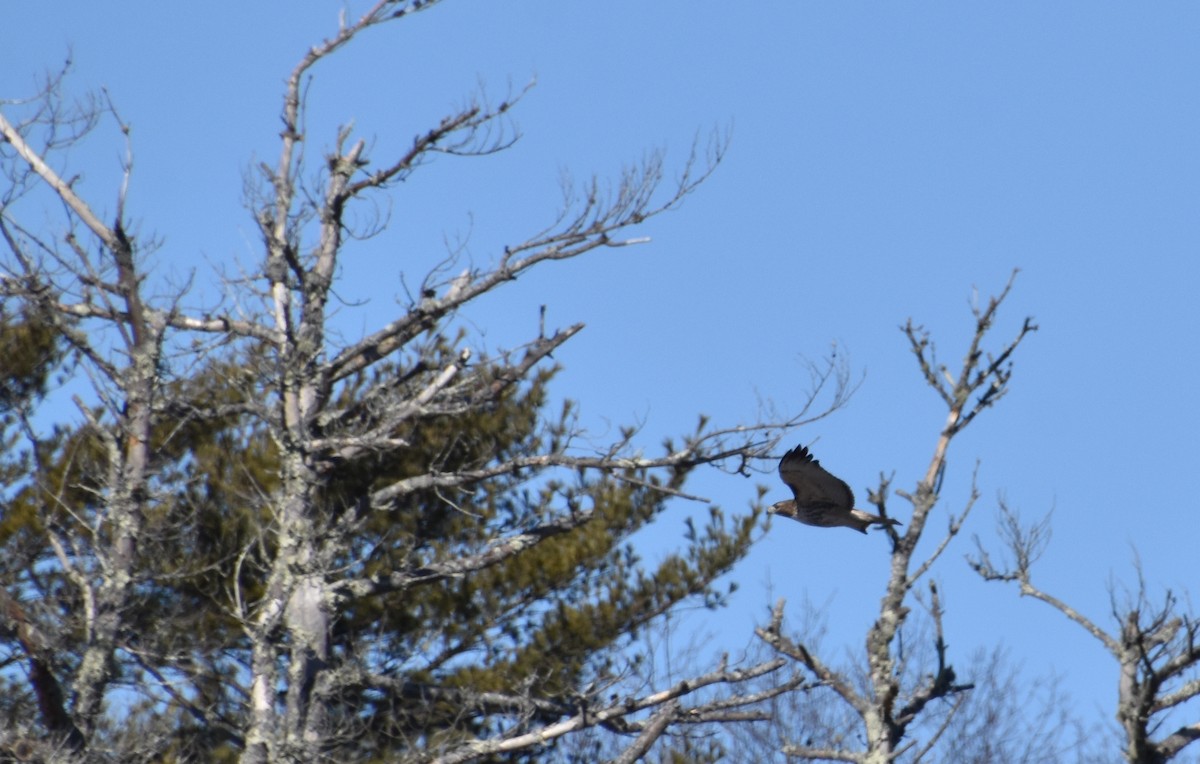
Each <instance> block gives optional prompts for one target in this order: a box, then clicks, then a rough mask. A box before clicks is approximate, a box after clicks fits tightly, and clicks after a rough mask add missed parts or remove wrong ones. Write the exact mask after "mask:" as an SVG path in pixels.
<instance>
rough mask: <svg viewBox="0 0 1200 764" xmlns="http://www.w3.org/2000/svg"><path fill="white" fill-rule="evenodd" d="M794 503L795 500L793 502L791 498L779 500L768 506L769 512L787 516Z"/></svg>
mask: <svg viewBox="0 0 1200 764" xmlns="http://www.w3.org/2000/svg"><path fill="white" fill-rule="evenodd" d="M793 503H794V502H792V501H791V500H790V499H789V500H788V501H777V502H775V503H774V504H772V505H771V506H769V507H767V514H768V515H784V516H787V515H788V514H789V513H790V512H791V507H792V504H793Z"/></svg>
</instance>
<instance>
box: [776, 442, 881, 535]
mask: <svg viewBox="0 0 1200 764" xmlns="http://www.w3.org/2000/svg"><path fill="white" fill-rule="evenodd" d="M779 477H781V478H783V482H785V483H787V486H788V488H791V489H792V495H793V496H794V497H795V498H794V499H788V500H787V501H777V502H775V503H774V504H772V505H771V506H770V507H768V508H767V512H768V513H770V514H773V515H783V516H784V517H790V518H792V519H793V520H799V521H800V522H802V523H804V524H805V525H818V526H820V527H822V528H833V527H836V526H839V525H844V526H846V527H847V528H854V529H855V530H857V531H858V532H859V533H866V532H867V528H868V527H869V526H872V525H899V524H900V521H899V520H893V519H892V518H890V517H880V516H879V515H873V514H871V513H870V512H863V511H862V510H861V509H855V508H854V492H853V491H851V490H850V486H848V485H846V484H845V483H844V482H843V481H841V480H840V479H838V478H836V477H834V476H833V475H830V474H829V473H828V472H826V471H825V468H824V467H822V466H821V463H820V462H818V461H817V460H816V459H814V458H813V457H812V454H810V453H809V452H808V449H807V448H805V447H804V446H796V447H795V448H793V449H792V450H791V451H788V452H787V453H786V454H784V455H783V458H782V459H780V460H779Z"/></svg>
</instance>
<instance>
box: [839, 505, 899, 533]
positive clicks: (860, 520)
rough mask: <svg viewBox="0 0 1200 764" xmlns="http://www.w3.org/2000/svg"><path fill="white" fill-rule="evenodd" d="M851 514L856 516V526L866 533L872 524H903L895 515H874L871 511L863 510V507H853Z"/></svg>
mask: <svg viewBox="0 0 1200 764" xmlns="http://www.w3.org/2000/svg"><path fill="white" fill-rule="evenodd" d="M850 514H851V515H853V516H854V519H855V521H856V522H855V523H854V528H855V529H856V530H858V531H859V532H860V533H866V532H867V528H869V527H871V526H872V525H878V526H888V525H903V523H901V522H900V521H899V520H897V519H895V518H893V517H880V516H879V515H873V514H871V513H870V512H863V511H862V510H861V509H852V510H850Z"/></svg>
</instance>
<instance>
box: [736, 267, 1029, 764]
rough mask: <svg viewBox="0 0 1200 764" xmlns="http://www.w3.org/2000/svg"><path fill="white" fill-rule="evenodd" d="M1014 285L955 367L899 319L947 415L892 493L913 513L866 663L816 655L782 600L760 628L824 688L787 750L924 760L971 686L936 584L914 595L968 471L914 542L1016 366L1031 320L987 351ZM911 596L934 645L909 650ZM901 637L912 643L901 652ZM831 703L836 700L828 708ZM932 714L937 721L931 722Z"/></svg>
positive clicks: (981, 316)
mask: <svg viewBox="0 0 1200 764" xmlns="http://www.w3.org/2000/svg"><path fill="white" fill-rule="evenodd" d="M1015 275H1016V274H1015V273H1014V274H1013V277H1014V278H1015ZM1012 284H1013V281H1012V279H1010V280H1009V282H1008V284H1007V285H1006V286H1005V288H1004V289H1003V290H1002V291H1001V292H1000V294H999V295H997V296H996V297H993V298H991V299H989V300H988V302H987V303H986V305H982V306H979V305H975V306H973V307H972V311H973V313H974V317H975V325H974V333H973V336H972V339H971V342H970V345H969V347H968V349H967V352H966V355H965V358H964V359H963V363H962V366H961V368H960V370H959V371H958V373H957V375H955V376H952V375H951V374H950V372H949V370H948V369H947V368H946V367H945V366H944V365H941V364H939V363H938V361H937V359H936V357H935V355H934V352H933V351H934V348H933V344H932V343H931V341H930V338H929V335H928V333H927V332H926V331H925V330H923V329H922V328H921V327H919V326H915V325H914V324H913V323H912V321H911V320H910V321H909V322H908V323H907V324H906V325H905V326H904V327H903V331H904V334H905V336H906V337H907V338H908V341H909V343H910V346H911V348H912V351H913V353H914V355H915V356H916V358H917V362H918V364H919V365H920V369H921V373H922V375H923V376H924V379H925V382H926V383H927V384H928V385H929V386H930V387H932V388H933V389H934V390H935V391H936V392H937V394H938V396H939V397H940V398H941V399H942V401H943V402H944V403H945V404H946V407H947V409H948V414H947V418H946V423H945V425H944V426H943V428H942V431H941V433H940V435H939V436H938V439H937V442H936V444H935V445H934V450H933V457H932V459H931V460H930V463H929V468H928V469H927V470H926V473H925V475H924V477H923V478H922V479H921V480H919V481H918V482H917V485H916V488H915V489H914V490H913V491H912V492H911V493H910V492H905V491H897V492H896V493H897V495H899V496H901V497H902V498H904V499H905V500H906V501H907V502H908V503H909V505H910V506H911V507H912V515H911V517H910V518H909V519H907V524H906V525H905V526H903V531H902V532H901V530H897V529H896V528H895V527H894V526H887V527H885V528H884V530H885V532H886V533H887V534H888V538H889V540H890V541H891V546H892V552H891V566H890V569H889V574H888V578H887V581H886V582H885V584H884V592H883V598H882V600H881V602H880V608H879V615H878V617H877V619H876V620H875V622H874V623H873V624H872V626H871V627H870V629H869V630H868V632H867V634H866V652H865V655H864V656H863V663H862V664H861V665H859V666H853V667H847V668H840V667H837V666H835V665H833V664H831V663H830V662H829V661H828V659H826V658H824V657H822V655H821V651H819V650H818V649H817V648H816V647H815V646H814V645H811V644H807V643H806V642H805V639H804V637H803V636H799V635H798V636H791V635H789V634H788V633H787V632H786V631H785V629H784V620H783V616H784V602H783V601H782V600H780V601H779V603H778V604H777V605H776V606H775V608H774V610H773V612H772V617H771V620H770V622H769V624H768V625H766V626H765V627H762V628H760V629H758V630H757V633H758V636H759V637H760V638H761V639H762V640H763V641H764V642H765V643H766V644H768V645H770V647H771V648H773V649H774V650H775V651H776V652H777V653H778V654H780V655H783V656H786V657H788V658H789V659H791V660H792V661H793V662H794V663H796V664H798V666H800V667H802V668H803V669H804V671H805V672H806V673H807V674H808V675H809V677H810V678H811V680H812V681H814V682H815V683H817V684H818V685H819V687H820V689H819V690H817V691H814V693H815V692H820V693H822V694H823V695H824V696H827V699H826V700H820V701H816V700H814V702H818V703H820V704H822V705H821V708H822V710H821V712H820V713H821V714H822V715H823V717H824V718H825V719H826V721H825V722H822V723H821V724H819V725H817V726H816V727H815V728H808V729H797V730H794V731H792V733H791V734H792V735H795V736H796V737H793V739H791V740H790V741H784V742H783V745H782V748H781V750H782V752H783V753H784V754H785V755H786V756H788V757H790V758H794V759H808V760H830V761H851V762H860V763H861V764H884V763H885V762H891V761H894V760H896V759H897V758H899V757H902V756H903V757H906V760H911V761H920V760H924V759H925V758H926V757H927V755H928V754H929V752H930V751H931V750H932V748H933V746H935V745H936V744H937V742H938V740H939V739H940V738H941V737H942V735H943V734H944V733H945V731H946V729H947V726H948V724H949V723H950V721H951V719H952V718H953V716H954V714H955V711H956V709H958V708H959V706H960V705H961V704H962V703H963V702H964V699H965V693H967V692H968V691H969V690H971V689H972V687H973V685H972V683H970V682H964V681H961V680H960V679H959V677H958V674H957V672H956V671H955V669H954V667H953V666H952V665H951V662H950V658H949V655H948V654H947V646H946V641H945V639H944V638H943V633H942V603H941V598H940V595H939V592H938V588H937V585H936V583H935V582H934V581H933V580H932V579H930V580H928V582H927V586H926V587H925V595H924V596H918V592H917V589H916V587H917V585H918V583H920V582H921V579H922V578H925V577H926V576H927V574H928V573H929V572H930V571H931V569H932V568H933V565H934V563H936V562H937V560H938V559H939V558H940V557H941V555H942V553H943V552H944V551H945V550H946V548H947V546H948V545H949V544H950V542H951V541H952V540H953V539H954V537H955V536H956V535H958V532H959V530H960V529H961V528H962V524H963V521H964V520H965V519H966V517H967V514H968V513H969V512H970V510H971V508H972V506H973V505H974V503H975V501H976V499H977V492H976V491H975V489H974V480H972V492H971V495H970V497H969V498H968V500H967V502H966V504H965V506H963V507H962V509H961V511H960V512H959V513H958V514H956V515H955V514H951V515H949V516H948V517H947V525H946V531H945V532H944V534H943V535H942V536H941V537H940V539H938V540H937V541H936V543H935V544H934V546H933V547H932V549H931V550H929V551H928V552H926V553H925V554H924V556H923V557H922V556H918V554H917V546H918V543H919V542H920V541H921V539H922V538H923V537H924V535H925V533H926V530H927V529H928V527H929V522H930V520H931V519H932V517H933V510H934V508H935V507H936V506H937V504H938V500H939V491H940V486H941V482H942V477H943V472H944V470H945V466H946V453H947V450H948V449H949V447H950V443H951V441H952V440H953V439H954V437H955V436H956V435H958V434H959V433H960V432H962V431H963V429H964V428H965V427H966V426H967V425H969V424H970V423H971V422H973V421H974V420H975V417H976V416H978V415H979V414H980V413H981V412H982V411H984V410H985V409H987V408H989V407H991V406H992V405H994V404H995V403H996V402H997V401H999V400H1000V399H1001V398H1002V397H1003V396H1004V394H1005V392H1006V391H1007V390H1008V382H1009V379H1010V378H1011V375H1012V362H1011V358H1012V354H1013V352H1014V351H1015V350H1016V349H1017V347H1018V346H1019V345H1020V343H1021V342H1022V341H1023V340H1024V339H1025V337H1026V336H1027V335H1028V334H1029V333H1030V332H1032V331H1035V330H1036V328H1037V327H1036V326H1034V324H1033V322H1032V320H1031V319H1028V318H1027V319H1025V321H1024V322H1023V323H1022V325H1021V327H1020V329H1019V330H1018V331H1017V334H1016V337H1015V338H1014V339H1012V340H1010V341H1009V342H1007V343H1005V344H1003V345H1001V346H1000V348H999V350H998V351H997V352H996V353H995V354H994V355H993V354H991V353H989V352H988V351H986V350H985V348H984V343H985V340H986V339H987V338H988V335H989V332H990V331H991V330H992V328H993V324H994V321H995V319H996V313H997V311H998V309H999V307H1000V305H1001V303H1002V302H1003V301H1004V299H1005V297H1007V296H1008V294H1009V291H1010V290H1011V288H1012ZM890 482H891V480H890V479H889V478H886V477H882V478H881V480H880V484H879V488H878V490H874V491H872V492H871V496H870V501H871V503H872V504H874V505H875V507H876V508H877V510H878V514H879V515H880V516H882V517H885V518H886V517H889V516H891V515H890V511H889V507H888V505H887V500H888V497H889V495H890ZM913 605H918V606H920V607H921V608H922V609H923V611H924V612H925V614H926V615H927V619H928V620H927V622H926V624H925V628H924V630H923V631H924V639H925V640H926V642H927V644H928V645H929V647H930V649H928V650H913V649H912V648H911V645H912V644H913V641H912V639H911V638H910V639H908V640H905V638H904V637H905V633H906V632H905V626H906V624H907V623H908V622H909V619H910V614H911V611H912V607H913ZM918 633H921V631H920V630H918ZM905 641H907V642H908V645H909V649H908V650H907V651H906V650H905V649H904V642H905ZM815 697H816V695H815V694H814V698H815ZM938 701H942V702H941V703H938ZM830 703H832V705H833V706H835V709H830V707H829V704H830ZM931 715H932V717H931ZM930 718H935V719H938V720H939V721H936V722H933V723H932V724H931V723H929V719H930ZM850 725H857V726H858V730H857V731H855V732H854V733H853V734H852V732H851V730H850V729H849V728H848V727H849V726H850ZM917 729H925V730H927V734H926V735H925V736H923V737H922V738H918V737H915V736H913V735H912V734H911V733H913V732H915V731H916V730H917ZM822 730H823V731H822ZM855 740H857V741H859V742H858V743H856V742H855Z"/></svg>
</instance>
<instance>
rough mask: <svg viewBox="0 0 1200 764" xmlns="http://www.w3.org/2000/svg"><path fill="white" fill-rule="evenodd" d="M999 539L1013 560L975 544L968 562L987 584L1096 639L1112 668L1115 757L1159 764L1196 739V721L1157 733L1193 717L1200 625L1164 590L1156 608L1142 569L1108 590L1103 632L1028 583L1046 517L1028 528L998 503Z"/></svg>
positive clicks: (1045, 533)
mask: <svg viewBox="0 0 1200 764" xmlns="http://www.w3.org/2000/svg"><path fill="white" fill-rule="evenodd" d="M1000 535H1001V538H1002V539H1003V541H1004V545H1005V547H1006V549H1007V553H1008V554H1010V555H1011V557H1012V559H1011V560H1010V561H1008V562H1006V563H1004V564H1001V565H997V564H995V563H993V562H992V560H991V558H990V557H989V555H988V553H987V551H986V550H985V549H984V548H983V546H982V545H981V544H979V543H978V541H977V542H976V544H977V546H978V552H977V554H976V556H975V558H974V559H973V560H972V562H971V566H972V567H973V568H974V569H975V571H976V572H977V573H978V574H979V575H980V576H982V577H983V578H984V580H987V581H1013V582H1016V583H1017V585H1018V586H1019V587H1020V592H1021V596H1023V597H1033V598H1034V599H1037V600H1041V601H1042V602H1045V603H1046V604H1047V605H1050V606H1051V607H1053V608H1054V609H1055V610H1057V611H1058V612H1060V613H1062V614H1063V615H1064V616H1066V618H1067V619H1068V620H1070V621H1071V622H1073V623H1074V624H1076V625H1077V626H1079V627H1080V628H1082V629H1083V630H1084V631H1086V632H1087V633H1088V634H1091V635H1092V636H1093V637H1095V638H1096V639H1097V640H1098V641H1099V642H1100V644H1102V645H1104V648H1105V649H1106V650H1107V651H1108V652H1109V653H1110V654H1111V655H1112V657H1113V658H1114V659H1115V660H1116V662H1117V665H1118V667H1119V673H1118V680H1117V712H1116V717H1117V721H1118V722H1119V723H1120V725H1121V731H1122V733H1123V734H1124V738H1125V740H1124V750H1123V751H1122V754H1123V755H1124V757H1125V760H1126V761H1127V762H1130V764H1163V762H1167V761H1170V760H1171V759H1173V758H1175V757H1176V756H1177V755H1178V754H1179V753H1180V752H1182V751H1183V750H1184V749H1185V748H1186V747H1188V746H1189V745H1191V744H1192V743H1193V742H1195V741H1196V740H1197V739H1200V721H1191V722H1185V723H1184V724H1182V725H1181V726H1179V727H1177V728H1176V729H1174V730H1173V731H1169V732H1167V733H1166V734H1163V733H1162V727H1163V725H1164V723H1165V722H1166V718H1165V717H1167V716H1168V715H1169V714H1175V715H1176V716H1175V718H1178V716H1179V715H1183V716H1184V717H1185V718H1187V717H1190V718H1192V719H1196V718H1197V715H1198V714H1197V712H1198V711H1200V706H1198V704H1197V702H1196V701H1197V699H1198V698H1200V623H1197V621H1196V618H1195V616H1194V615H1193V614H1191V613H1190V612H1187V611H1186V610H1184V609H1182V608H1181V606H1180V603H1179V600H1178V597H1177V596H1176V595H1175V593H1174V592H1172V591H1171V590H1170V589H1168V590H1166V591H1165V592H1164V593H1163V595H1162V600H1161V601H1159V602H1155V601H1154V600H1153V599H1152V598H1151V596H1150V595H1149V594H1148V593H1147V591H1146V581H1145V578H1144V576H1143V575H1142V569H1141V566H1140V565H1138V566H1137V590H1136V591H1135V592H1133V593H1129V592H1122V591H1121V590H1120V589H1119V588H1118V587H1117V586H1116V585H1110V587H1109V598H1110V602H1111V615H1112V617H1113V620H1114V622H1115V624H1116V628H1115V629H1110V630H1105V629H1104V628H1102V627H1101V626H1100V625H1099V624H1097V623H1096V622H1095V621H1093V620H1092V619H1090V618H1088V617H1087V616H1086V615H1084V614H1083V613H1081V612H1079V611H1078V610H1076V609H1075V608H1073V607H1071V606H1070V605H1069V604H1067V603H1066V602H1064V601H1063V600H1061V599H1059V598H1058V597H1055V596H1054V595H1053V594H1050V593H1048V592H1046V591H1044V590H1042V589H1040V588H1039V587H1037V586H1036V585H1035V584H1034V583H1033V579H1032V573H1031V571H1032V566H1033V563H1034V562H1036V561H1037V559H1038V558H1039V557H1040V556H1041V555H1042V553H1043V552H1044V551H1045V549H1046V545H1047V543H1048V542H1049V540H1050V523H1049V517H1048V516H1047V517H1046V518H1043V519H1042V520H1041V521H1039V522H1036V523H1032V524H1029V525H1025V524H1022V522H1021V519H1020V517H1019V516H1018V515H1017V514H1016V513H1015V512H1013V511H1012V510H1011V509H1010V508H1009V507H1008V506H1007V504H1005V503H1004V502H1001V505H1000Z"/></svg>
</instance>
